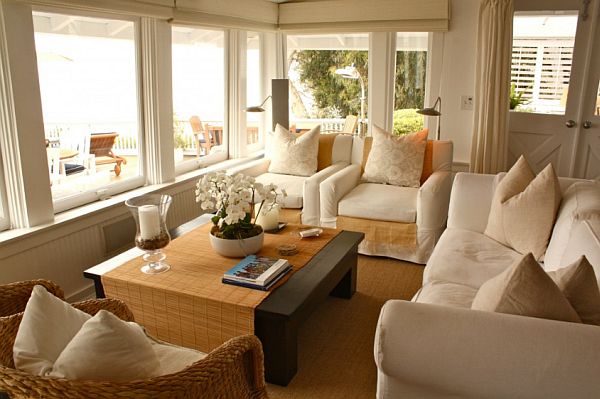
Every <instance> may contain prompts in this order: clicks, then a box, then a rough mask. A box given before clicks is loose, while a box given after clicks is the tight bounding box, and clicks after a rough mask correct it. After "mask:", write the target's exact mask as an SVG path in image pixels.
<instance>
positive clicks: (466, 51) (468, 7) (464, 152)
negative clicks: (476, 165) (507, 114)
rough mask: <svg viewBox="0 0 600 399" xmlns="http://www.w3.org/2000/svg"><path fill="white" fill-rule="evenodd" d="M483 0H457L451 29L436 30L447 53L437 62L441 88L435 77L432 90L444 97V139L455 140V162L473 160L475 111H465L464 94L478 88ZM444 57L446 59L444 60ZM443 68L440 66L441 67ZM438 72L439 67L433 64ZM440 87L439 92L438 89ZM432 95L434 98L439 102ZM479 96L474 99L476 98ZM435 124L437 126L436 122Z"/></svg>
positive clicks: (438, 41)
mask: <svg viewBox="0 0 600 399" xmlns="http://www.w3.org/2000/svg"><path fill="white" fill-rule="evenodd" d="M480 2H481V1H480V0H453V1H452V3H451V4H452V10H451V17H450V30H449V31H448V32H446V33H435V34H434V36H437V37H434V45H436V44H437V45H439V46H440V47H441V45H442V44H443V54H441V55H440V56H438V57H436V58H437V59H436V60H432V61H433V62H436V63H437V62H439V63H441V64H442V69H443V70H442V71H441V87H439V81H435V80H436V79H432V82H431V87H432V90H431V91H432V93H439V95H440V96H441V97H442V105H443V109H442V114H443V115H442V117H441V118H442V120H441V133H440V135H441V138H442V139H449V140H452V141H453V142H454V162H455V163H469V161H470V158H471V136H472V133H473V111H472V110H461V96H462V95H471V96H472V95H473V93H474V91H475V54H476V48H475V46H476V41H477V39H476V35H477V20H478V15H479V4H480ZM442 57H443V59H441V58H442ZM438 68H439V66H438ZM432 69H433V70H432V72H433V73H435V66H432ZM438 90H439V91H438ZM435 97H436V96H435V95H433V94H432V101H430V103H431V104H433V101H435ZM476 100H477V99H474V101H476ZM432 126H434V125H433V124H432Z"/></svg>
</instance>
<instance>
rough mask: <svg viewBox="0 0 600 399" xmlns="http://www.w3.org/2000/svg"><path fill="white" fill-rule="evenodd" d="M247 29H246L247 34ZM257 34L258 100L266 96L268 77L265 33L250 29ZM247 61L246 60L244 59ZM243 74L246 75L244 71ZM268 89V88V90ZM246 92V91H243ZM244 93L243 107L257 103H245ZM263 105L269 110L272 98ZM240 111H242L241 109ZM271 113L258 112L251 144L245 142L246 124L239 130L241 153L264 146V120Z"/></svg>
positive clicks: (246, 137)
mask: <svg viewBox="0 0 600 399" xmlns="http://www.w3.org/2000/svg"><path fill="white" fill-rule="evenodd" d="M247 32H248V31H246V34H247ZM252 32H255V33H257V34H258V40H259V45H258V51H259V53H258V56H259V76H260V83H259V87H260V92H259V98H260V100H259V101H262V100H263V99H265V98H266V97H267V94H266V93H267V90H266V84H265V82H266V81H268V80H269V79H267V70H266V67H265V63H266V62H267V57H266V44H265V34H264V33H263V32H257V31H252ZM247 41H248V37H247V36H246V43H245V44H244V51H247V46H246V44H247ZM244 58H246V55H244ZM246 61H247V60H246ZM246 67H247V63H246V62H245V63H244V69H246ZM244 75H246V74H245V73H244ZM246 83H247V79H246ZM246 90H247V87H246ZM269 91H270V90H269ZM244 93H246V92H244ZM246 102H247V101H246V94H244V98H243V99H242V104H244V105H243V107H244V108H245V107H249V106H253V105H259V104H246ZM265 107H266V108H268V109H269V110H271V109H272V99H270V100H269V101H267V102H266V103H265ZM242 112H244V111H243V110H242ZM270 115H271V112H266V111H265V112H262V113H261V114H260V120H259V122H258V129H259V130H258V141H257V142H256V143H253V144H247V141H248V128H247V126H246V127H245V128H244V130H242V131H240V145H241V146H242V148H241V149H240V150H241V151H240V153H241V154H242V155H248V154H252V153H254V152H257V151H260V150H262V149H263V148H264V145H265V144H264V137H265V134H266V120H267V117H268V116H270ZM244 120H245V121H246V122H247V118H244Z"/></svg>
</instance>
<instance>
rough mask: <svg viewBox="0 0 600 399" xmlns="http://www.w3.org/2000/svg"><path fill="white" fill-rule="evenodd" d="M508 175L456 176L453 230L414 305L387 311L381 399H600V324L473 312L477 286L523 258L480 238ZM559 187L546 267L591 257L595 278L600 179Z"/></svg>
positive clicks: (382, 328) (379, 352) (380, 349)
mask: <svg viewBox="0 0 600 399" xmlns="http://www.w3.org/2000/svg"><path fill="white" fill-rule="evenodd" d="M503 175H504V174H500V175H497V176H494V175H478V174H469V173H459V174H457V175H456V178H455V180H454V185H453V188H452V195H451V199H450V208H449V213H448V228H447V229H446V230H445V231H444V233H443V235H442V237H441V238H440V240H439V242H438V244H437V246H436V247H435V250H434V251H433V254H432V255H431V257H430V259H429V262H428V263H427V266H426V267H425V271H424V276H423V287H422V288H421V289H420V290H419V292H418V293H417V294H416V295H415V297H414V298H413V300H412V302H407V301H400V300H391V301H388V302H387V303H386V304H385V305H384V306H383V308H382V310H381V313H380V316H379V322H378V325H377V332H376V334H375V350H374V352H375V353H374V354H375V362H376V364H377V370H378V372H377V376H378V377H377V398H379V399H385V398H399V397H423V398H450V397H452V398H544V399H547V398H600V381H599V379H598V376H600V349H599V348H600V327H599V326H595V325H587V324H577V323H568V322H562V321H555V320H546V319H539V318H533V317H525V316H516V315H510V314H503V313H493V312H484V311H478V310H471V309H470V307H471V303H472V301H473V298H474V297H475V295H476V293H477V291H478V289H479V287H480V286H481V284H483V283H484V282H485V281H487V280H488V279H490V278H492V277H494V276H496V275H498V274H499V273H501V272H502V271H503V270H505V269H506V268H508V267H510V266H511V265H512V264H513V262H514V261H515V260H517V259H520V258H521V257H522V255H521V254H519V253H517V252H516V251H514V250H513V249H512V248H509V247H506V246H504V245H502V244H500V243H498V242H497V241H494V240H493V239H491V238H489V237H487V236H485V235H484V234H483V232H484V230H485V228H486V225H487V221H488V215H489V212H490V205H491V201H492V196H493V193H494V190H495V187H496V186H497V184H498V182H499V181H500V179H501V178H502V177H503ZM559 182H560V185H561V189H562V191H563V200H562V204H561V207H560V210H559V212H558V216H557V220H556V222H555V224H554V229H553V232H552V237H551V239H550V243H549V245H548V249H547V251H546V253H545V264H544V265H543V267H544V269H545V270H547V271H550V270H556V269H558V268H561V267H565V266H567V265H569V264H570V263H571V262H573V261H575V260H576V259H577V258H579V257H580V256H581V255H585V256H586V257H587V259H588V261H589V262H590V263H591V264H592V266H593V267H594V270H595V272H596V276H597V277H598V276H600V217H599V215H600V213H599V212H600V208H599V207H600V182H592V181H589V180H588V181H586V180H575V179H566V178H559ZM576 182H577V183H578V184H577V185H574V183H576Z"/></svg>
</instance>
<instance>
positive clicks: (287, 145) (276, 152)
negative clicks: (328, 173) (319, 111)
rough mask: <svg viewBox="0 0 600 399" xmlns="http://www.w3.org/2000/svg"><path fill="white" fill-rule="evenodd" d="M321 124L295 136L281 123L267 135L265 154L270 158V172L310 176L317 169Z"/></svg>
mask: <svg viewBox="0 0 600 399" xmlns="http://www.w3.org/2000/svg"><path fill="white" fill-rule="evenodd" d="M320 132H321V126H320V125H318V126H315V127H314V128H312V129H311V130H310V131H308V132H306V133H304V134H302V135H301V136H297V135H296V134H294V133H292V132H290V131H289V130H287V129H286V128H284V127H283V126H281V125H279V124H278V125H277V126H276V127H275V131H274V132H272V133H269V134H268V135H267V143H268V144H267V146H266V149H265V156H266V157H267V158H268V159H270V160H271V162H270V164H269V172H270V173H279V174H284V175H294V176H312V175H313V174H315V172H316V171H317V163H318V162H317V154H318V152H319V134H320Z"/></svg>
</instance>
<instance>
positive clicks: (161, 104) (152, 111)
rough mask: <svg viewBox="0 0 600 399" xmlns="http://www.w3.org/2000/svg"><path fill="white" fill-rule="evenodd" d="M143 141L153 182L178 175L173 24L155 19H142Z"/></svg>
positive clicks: (148, 174) (147, 168)
mask: <svg viewBox="0 0 600 399" xmlns="http://www.w3.org/2000/svg"><path fill="white" fill-rule="evenodd" d="M140 28H141V29H140V45H141V48H140V52H141V62H140V64H141V70H142V74H141V75H142V76H141V80H142V84H141V87H142V90H141V91H142V93H141V94H142V95H141V103H142V104H143V123H142V124H141V125H142V126H143V127H144V128H143V129H142V131H143V133H142V134H143V137H141V138H142V139H143V140H142V142H144V143H145V145H144V150H145V151H144V152H143V154H141V155H142V156H144V158H145V165H146V173H147V180H148V183H150V184H159V183H165V182H168V181H172V180H173V179H174V178H175V158H174V154H173V149H174V140H173V101H172V85H171V79H172V75H171V27H170V25H169V24H168V23H167V22H165V21H159V20H157V19H154V18H145V17H144V18H141V19H140Z"/></svg>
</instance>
